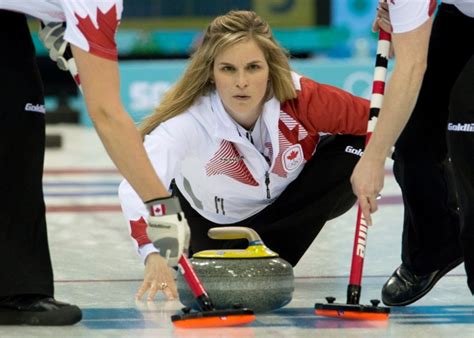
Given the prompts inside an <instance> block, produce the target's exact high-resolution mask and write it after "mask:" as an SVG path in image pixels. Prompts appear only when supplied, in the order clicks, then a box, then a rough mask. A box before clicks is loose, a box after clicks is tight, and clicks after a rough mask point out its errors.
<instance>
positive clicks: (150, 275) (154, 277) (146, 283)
mask: <svg viewBox="0 0 474 338" xmlns="http://www.w3.org/2000/svg"><path fill="white" fill-rule="evenodd" d="M158 291H162V292H163V293H164V294H165V296H166V298H167V299H168V300H173V299H176V298H177V297H178V291H177V289H176V283H175V281H174V271H173V270H172V269H171V268H170V267H168V264H167V262H166V260H165V259H164V258H163V257H161V255H160V254H159V253H151V254H149V255H148V257H147V258H146V261H145V277H144V279H143V283H142V285H141V286H140V288H139V289H138V291H137V294H136V295H135V298H136V299H138V300H140V299H141V298H142V297H143V295H144V294H145V293H146V292H148V295H147V298H146V299H147V300H148V301H151V300H153V299H154V298H155V296H156V293H157V292H158Z"/></svg>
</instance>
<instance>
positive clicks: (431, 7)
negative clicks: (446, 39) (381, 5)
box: [386, 0, 474, 33]
mask: <svg viewBox="0 0 474 338" xmlns="http://www.w3.org/2000/svg"><path fill="white" fill-rule="evenodd" d="M386 2H388V5H389V11H390V21H391V24H392V29H393V33H405V32H409V31H412V30H414V29H416V28H418V27H420V26H421V25H422V24H423V23H424V22H426V20H428V19H429V18H430V17H431V16H432V15H433V13H434V12H435V10H436V6H437V1H436V0H387V1H386ZM442 2H443V3H446V4H451V5H454V6H456V7H457V8H458V9H459V10H460V11H461V12H462V13H463V14H465V15H467V16H470V17H474V0H443V1H442Z"/></svg>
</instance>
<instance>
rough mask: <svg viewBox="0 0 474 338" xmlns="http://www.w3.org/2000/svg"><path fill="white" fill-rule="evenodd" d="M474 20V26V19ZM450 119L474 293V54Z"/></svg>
mask: <svg viewBox="0 0 474 338" xmlns="http://www.w3.org/2000/svg"><path fill="white" fill-rule="evenodd" d="M472 22H473V23H472V24H473V25H474V19H472ZM471 31H474V30H471ZM471 42H472V41H471ZM448 122H449V123H448V149H449V156H450V157H451V160H452V163H453V169H454V178H455V179H454V181H455V182H456V188H457V191H458V196H459V208H460V213H461V244H462V248H463V253H464V265H465V267H466V272H467V283H468V285H469V288H470V289H471V292H472V293H473V294H474V54H473V55H472V56H471V59H470V60H469V62H468V63H467V64H466V66H465V67H464V68H463V70H462V72H461V74H460V75H459V77H458V79H457V80H456V83H455V84H454V87H453V90H452V92H451V101H450V105H449V121H448Z"/></svg>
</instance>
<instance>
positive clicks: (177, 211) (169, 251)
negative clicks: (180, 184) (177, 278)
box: [146, 197, 191, 267]
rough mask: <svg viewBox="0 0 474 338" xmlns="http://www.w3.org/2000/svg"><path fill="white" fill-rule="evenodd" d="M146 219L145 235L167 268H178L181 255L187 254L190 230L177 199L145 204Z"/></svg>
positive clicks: (158, 200)
mask: <svg viewBox="0 0 474 338" xmlns="http://www.w3.org/2000/svg"><path fill="white" fill-rule="evenodd" d="M146 205H147V207H148V211H149V213H150V216H149V217H148V227H147V235H148V238H149V239H150V241H151V242H152V243H153V245H154V246H155V247H156V248H157V249H158V250H160V255H161V256H163V257H164V258H165V259H166V260H167V261H168V266H170V267H175V266H178V261H179V259H180V258H181V255H183V254H186V255H187V253H188V249H189V241H190V237H191V236H190V230H189V225H188V221H187V220H186V218H185V217H184V213H183V211H182V210H181V205H180V204H179V200H178V198H177V197H167V198H160V199H156V200H152V201H149V202H147V203H146Z"/></svg>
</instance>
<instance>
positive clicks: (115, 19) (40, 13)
mask: <svg viewBox="0 0 474 338" xmlns="http://www.w3.org/2000/svg"><path fill="white" fill-rule="evenodd" d="M0 9H6V10H10V11H15V12H20V13H24V14H28V15H30V16H33V17H35V18H38V19H40V20H42V21H44V22H65V23H66V32H65V35H64V37H65V39H66V41H68V42H70V43H71V44H73V45H74V46H77V47H79V48H81V49H83V50H85V51H87V52H90V53H92V54H94V55H97V56H100V57H104V58H107V59H109V60H117V54H118V53H117V45H116V43H115V33H116V31H117V28H118V25H119V22H120V19H121V16H122V10H123V0H73V1H71V0H0Z"/></svg>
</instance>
